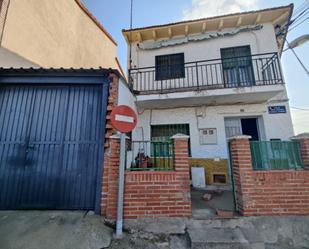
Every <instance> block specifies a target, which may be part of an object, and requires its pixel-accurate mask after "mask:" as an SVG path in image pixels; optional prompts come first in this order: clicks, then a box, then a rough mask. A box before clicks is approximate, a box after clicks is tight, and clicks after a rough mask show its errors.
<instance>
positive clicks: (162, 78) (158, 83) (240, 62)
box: [123, 5, 294, 184]
mask: <svg viewBox="0 0 309 249" xmlns="http://www.w3.org/2000/svg"><path fill="white" fill-rule="evenodd" d="M292 10H293V5H288V6H282V7H277V8H271V9H264V10H258V11H250V12H244V13H236V14H229V15H223V16H216V17H210V18H203V19H198V20H191V21H182V22H177V23H169V24H164V25H156V26H151V27H143V28H135V29H131V30H123V35H124V37H125V39H126V42H127V44H128V68H129V84H130V87H131V90H132V92H133V94H134V95H135V98H136V100H135V105H136V108H137V111H138V124H137V128H136V129H135V130H134V131H133V133H132V141H143V142H146V141H151V142H166V141H169V140H170V137H171V136H172V135H174V134H176V133H183V134H186V135H189V136H190V139H189V143H190V144H189V145H190V147H189V148H190V156H191V159H190V164H191V166H203V167H205V169H206V184H213V183H218V184H222V183H228V160H227V159H228V143H227V141H228V138H229V137H231V136H234V135H242V134H245V135H250V136H251V137H252V140H286V139H289V138H290V137H291V136H293V135H294V131H293V125H292V121H291V115H290V108H289V100H288V96H287V92H286V87H285V83H286V82H285V80H284V76H283V72H282V67H281V62H280V57H281V53H282V49H283V46H284V42H285V36H286V33H287V24H288V23H289V20H290V18H291V14H292ZM155 148H156V147H152V148H150V147H148V149H147V151H148V153H147V154H148V156H150V157H151V156H154V155H155V154H158V152H154V150H155ZM150 150H151V151H150ZM156 150H157V151H161V152H160V153H159V154H160V155H161V156H162V155H165V154H167V153H169V146H165V145H164V144H163V145H162V146H161V147H160V146H159V147H157V149H156ZM140 151H141V150H139V151H138V154H140ZM147 151H146V149H145V148H143V153H146V152H147ZM162 151H163V154H162ZM133 153H134V151H133ZM135 154H136V152H135ZM159 154H158V155H159ZM132 158H133V159H134V158H135V161H136V158H137V157H136V155H132ZM144 161H145V162H146V163H144V164H143V165H142V166H139V167H142V168H144V167H154V166H153V162H152V163H151V165H150V166H149V165H147V160H144ZM156 167H157V166H156Z"/></svg>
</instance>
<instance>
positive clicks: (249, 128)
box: [225, 117, 263, 141]
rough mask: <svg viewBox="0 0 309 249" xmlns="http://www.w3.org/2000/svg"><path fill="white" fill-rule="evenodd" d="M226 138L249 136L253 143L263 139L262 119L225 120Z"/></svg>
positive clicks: (239, 118) (238, 118) (241, 118)
mask: <svg viewBox="0 0 309 249" xmlns="http://www.w3.org/2000/svg"><path fill="white" fill-rule="evenodd" d="M225 133H226V138H227V139H229V138H231V137H233V136H239V135H248V136H251V139H250V140H251V141H259V140H262V138H263V127H262V117H237V118H226V119H225Z"/></svg>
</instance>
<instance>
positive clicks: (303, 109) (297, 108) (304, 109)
mask: <svg viewBox="0 0 309 249" xmlns="http://www.w3.org/2000/svg"><path fill="white" fill-rule="evenodd" d="M290 107H291V108H292V109H296V110H299V111H306V112H309V109H306V108H299V107H294V106H290Z"/></svg>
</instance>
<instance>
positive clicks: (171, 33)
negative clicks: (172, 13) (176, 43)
mask: <svg viewBox="0 0 309 249" xmlns="http://www.w3.org/2000/svg"><path fill="white" fill-rule="evenodd" d="M172 36H173V32H172V28H168V37H169V38H172Z"/></svg>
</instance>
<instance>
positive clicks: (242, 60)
mask: <svg viewBox="0 0 309 249" xmlns="http://www.w3.org/2000/svg"><path fill="white" fill-rule="evenodd" d="M221 59H222V67H223V78H224V84H225V87H244V86H252V85H254V72H253V67H252V58H251V50H250V46H241V47H231V48H222V49H221Z"/></svg>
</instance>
